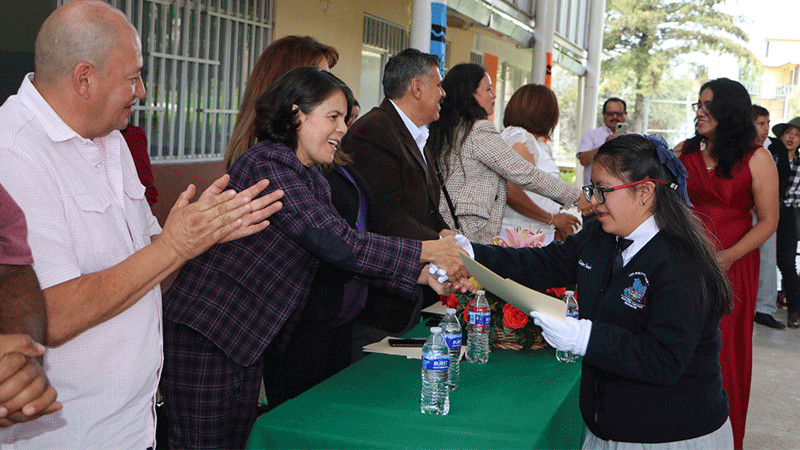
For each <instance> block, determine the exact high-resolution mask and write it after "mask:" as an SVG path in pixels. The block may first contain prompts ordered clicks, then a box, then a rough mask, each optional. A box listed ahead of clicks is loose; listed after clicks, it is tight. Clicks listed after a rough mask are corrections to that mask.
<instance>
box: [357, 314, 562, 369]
mask: <svg viewBox="0 0 800 450" xmlns="http://www.w3.org/2000/svg"><path fill="white" fill-rule="evenodd" d="M565 314H566V313H565ZM389 339H397V338H395V337H391V336H387V337H385V338H383V339H381V340H380V341H378V342H373V343H372V344H368V345H365V346H364V347H363V349H364V351H365V352H370V353H383V354H386V355H398V356H405V357H406V358H408V359H422V347H392V346H391V345H389ZM466 350H467V346H466V345H462V346H461V359H464V353H466Z"/></svg>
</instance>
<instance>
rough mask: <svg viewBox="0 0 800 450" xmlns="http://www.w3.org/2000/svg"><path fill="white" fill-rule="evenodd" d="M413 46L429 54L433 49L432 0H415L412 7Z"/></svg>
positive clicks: (411, 35)
mask: <svg viewBox="0 0 800 450" xmlns="http://www.w3.org/2000/svg"><path fill="white" fill-rule="evenodd" d="M409 37H410V41H411V46H412V47H414V48H415V49H417V50H419V51H421V52H425V53H428V52H429V51H430V48H431V0H414V3H413V4H412V6H411V33H410V36H409Z"/></svg>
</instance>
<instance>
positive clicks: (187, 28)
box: [57, 0, 408, 163]
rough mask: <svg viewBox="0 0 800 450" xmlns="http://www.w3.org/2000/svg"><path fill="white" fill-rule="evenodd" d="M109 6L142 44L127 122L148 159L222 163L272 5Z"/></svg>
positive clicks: (115, 1) (180, 2)
mask: <svg viewBox="0 0 800 450" xmlns="http://www.w3.org/2000/svg"><path fill="white" fill-rule="evenodd" d="M66 1H67V0H58V1H57V3H58V5H59V6H61V5H63V4H64V3H66ZM109 3H111V4H112V5H114V6H116V7H117V8H119V9H120V10H122V11H123V12H125V14H126V15H127V16H128V18H129V19H130V20H131V22H132V23H133V24H134V26H135V27H136V29H137V30H139V34H140V36H141V39H142V52H143V58H144V66H145V68H146V69H147V71H148V73H147V75H146V76H145V79H144V80H143V81H144V83H145V87H146V89H147V95H146V97H145V99H144V100H143V101H142V102H141V104H140V105H137V106H136V107H135V108H134V115H133V116H132V117H131V122H132V123H133V124H134V125H137V126H140V127H142V129H144V131H145V134H146V135H147V137H148V142H149V146H150V157H151V160H152V161H153V162H154V163H159V162H170V163H171V162H183V161H187V162H191V161H197V160H198V159H203V160H214V159H217V160H218V159H221V158H222V156H223V153H224V151H225V146H226V144H227V141H228V139H229V137H230V133H231V131H232V130H233V126H234V124H235V121H236V115H237V114H238V112H239V101H240V98H241V95H242V93H243V92H244V88H245V86H246V83H247V79H248V77H249V76H250V72H251V71H252V69H253V66H254V65H255V63H256V61H257V60H258V57H259V56H260V55H261V52H262V51H263V50H264V48H266V46H267V45H269V43H270V41H271V36H272V17H273V11H274V8H273V7H274V0H109ZM401 30H402V33H405V30H403V29H402V28H401ZM405 42H406V43H407V42H408V37H407V35H406V36H405ZM405 46H407V44H406V45H405ZM393 47H394V46H393ZM401 48H404V47H401ZM396 51H399V50H395V52H396Z"/></svg>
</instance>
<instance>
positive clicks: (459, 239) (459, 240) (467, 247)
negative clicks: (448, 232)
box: [456, 234, 475, 259]
mask: <svg viewBox="0 0 800 450" xmlns="http://www.w3.org/2000/svg"><path fill="white" fill-rule="evenodd" d="M456 244H458V246H459V247H461V248H462V249H464V251H465V252H467V254H468V255H469V257H470V258H472V259H475V250H473V249H472V244H471V243H470V242H469V239H467V238H466V236H464V235H463V234H457V235H456Z"/></svg>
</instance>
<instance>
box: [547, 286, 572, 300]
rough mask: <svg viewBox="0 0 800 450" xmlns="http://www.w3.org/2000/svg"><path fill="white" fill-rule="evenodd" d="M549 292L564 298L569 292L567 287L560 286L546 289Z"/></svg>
mask: <svg viewBox="0 0 800 450" xmlns="http://www.w3.org/2000/svg"><path fill="white" fill-rule="evenodd" d="M546 292H547V293H548V294H551V295H552V296H554V297H558V298H562V297H564V294H566V292H567V288H564V287H560V288H550V289H548V290H547V291H546Z"/></svg>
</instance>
